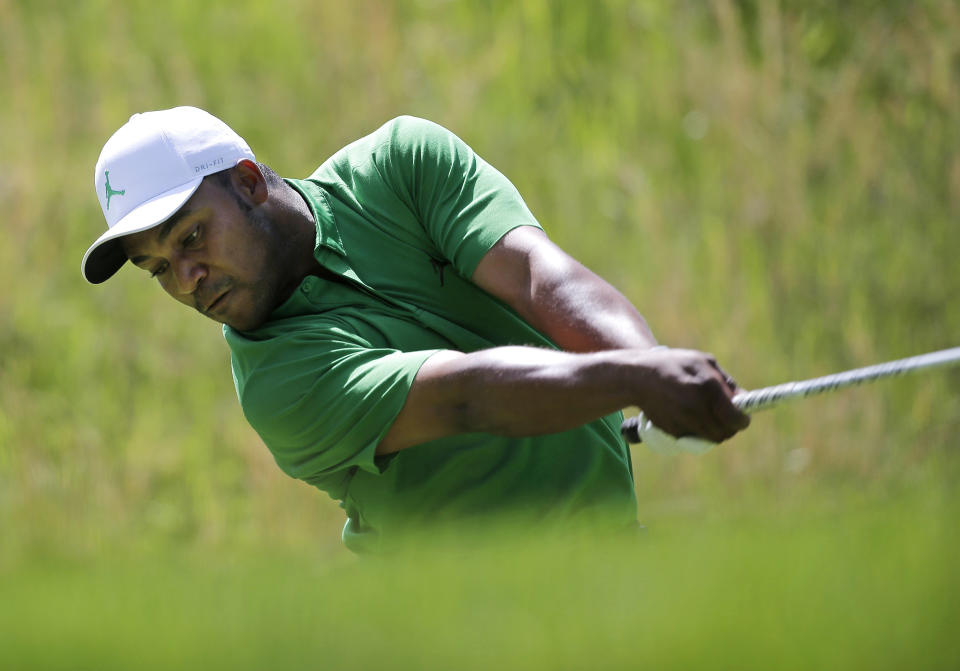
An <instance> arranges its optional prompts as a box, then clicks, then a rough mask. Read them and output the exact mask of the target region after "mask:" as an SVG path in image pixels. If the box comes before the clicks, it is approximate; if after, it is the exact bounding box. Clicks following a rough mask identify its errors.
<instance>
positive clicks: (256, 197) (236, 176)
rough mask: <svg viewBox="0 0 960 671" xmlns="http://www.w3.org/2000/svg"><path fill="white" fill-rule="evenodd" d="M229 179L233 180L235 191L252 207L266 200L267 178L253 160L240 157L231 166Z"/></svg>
mask: <svg viewBox="0 0 960 671" xmlns="http://www.w3.org/2000/svg"><path fill="white" fill-rule="evenodd" d="M230 179H232V180H233V187H234V188H235V189H236V191H237V193H239V194H240V196H241V197H242V198H243V199H244V200H246V201H247V202H249V203H250V205H252V206H253V207H256V206H258V205H262V204H263V203H265V202H266V200H267V180H266V178H265V177H264V176H263V173H262V172H261V171H260V166H258V165H257V164H256V163H255V162H253V161H251V160H250V159H248V158H245V159H242V160H241V161H240V162H239V163H237V164H236V165H235V166H234V167H233V170H232V171H231V173H230Z"/></svg>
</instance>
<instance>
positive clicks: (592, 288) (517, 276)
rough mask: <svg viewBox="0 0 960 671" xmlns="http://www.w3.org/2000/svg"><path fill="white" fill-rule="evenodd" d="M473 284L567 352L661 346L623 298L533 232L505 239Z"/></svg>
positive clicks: (521, 230) (489, 254)
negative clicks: (502, 303) (498, 300)
mask: <svg viewBox="0 0 960 671" xmlns="http://www.w3.org/2000/svg"><path fill="white" fill-rule="evenodd" d="M472 279H473V281H474V282H475V283H476V284H477V285H478V286H480V287H481V288H482V289H484V290H485V291H487V292H488V293H490V294H493V295H494V296H496V297H497V298H499V299H500V300H502V301H503V302H505V303H506V304H507V305H509V306H510V307H512V308H513V309H514V310H516V311H517V312H518V313H519V314H520V316H521V317H523V318H524V319H525V320H526V321H527V322H528V323H529V324H530V325H531V326H533V327H534V328H536V329H537V330H539V331H540V332H541V333H543V334H545V335H546V336H548V337H549V338H550V339H551V340H553V342H555V343H556V344H557V345H558V346H559V347H560V348H561V349H564V350H566V351H569V352H596V351H600V350H607V349H623V348H650V347H653V346H654V345H656V344H657V341H656V339H655V338H654V337H653V333H651V331H650V328H649V327H648V326H647V323H646V321H644V319H643V317H642V316H640V313H639V312H637V310H636V308H634V307H633V305H632V304H631V303H630V301H628V300H627V299H626V298H625V297H624V296H623V294H621V293H620V292H619V291H617V290H616V289H614V288H613V287H612V286H611V285H610V284H608V283H607V282H606V281H604V280H603V279H601V278H600V277H599V276H598V275H596V274H595V273H593V272H591V271H590V270H588V269H587V268H585V267H584V266H583V265H581V264H580V263H579V262H577V261H576V260H575V259H573V258H572V257H571V256H569V255H568V254H567V253H566V252H564V251H563V250H562V249H560V248H559V247H558V246H557V245H555V244H554V243H553V242H551V241H550V239H549V238H548V237H547V235H546V234H545V233H544V232H543V231H541V230H540V229H538V228H535V227H533V226H520V227H518V228H515V229H513V230H512V231H510V232H509V233H507V234H506V235H504V236H503V238H501V239H500V241H499V242H498V243H497V244H496V245H494V246H493V247H492V248H491V249H490V251H489V252H487V254H486V255H485V256H484V257H483V258H482V259H481V260H480V263H479V264H478V265H477V268H476V270H475V271H474V273H473V278H472Z"/></svg>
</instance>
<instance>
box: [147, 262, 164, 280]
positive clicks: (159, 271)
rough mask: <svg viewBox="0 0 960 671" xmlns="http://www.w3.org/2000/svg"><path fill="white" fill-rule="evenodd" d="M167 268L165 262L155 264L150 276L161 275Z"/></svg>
mask: <svg viewBox="0 0 960 671" xmlns="http://www.w3.org/2000/svg"><path fill="white" fill-rule="evenodd" d="M166 269H167V264H166V263H164V264H163V265H160V266H157V267H156V268H155V269H154V271H153V272H151V273H150V277H156V276H157V275H162V274H163V272H164V271H165V270H166Z"/></svg>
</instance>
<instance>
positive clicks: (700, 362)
mask: <svg viewBox="0 0 960 671" xmlns="http://www.w3.org/2000/svg"><path fill="white" fill-rule="evenodd" d="M642 356H643V357H644V359H647V358H649V361H645V362H644V363H645V364H646V365H644V366H643V369H644V371H645V375H646V376H647V379H645V380H643V385H642V397H641V398H640V399H639V402H638V405H639V406H640V408H641V409H642V410H643V412H644V414H645V415H646V416H647V417H648V418H649V419H650V421H652V422H653V423H654V424H655V425H656V426H657V427H658V428H660V429H661V430H663V431H665V432H666V433H669V434H670V435H672V436H675V437H677V438H682V437H684V436H696V437H699V438H705V439H707V440H709V441H712V442H714V443H719V442H722V441H724V440H727V439H728V438H730V437H732V436H733V435H734V434H735V433H737V432H738V431H741V430H743V429H745V428H747V426H749V424H750V416H749V415H747V414H746V413H744V412H742V411H741V410H740V409H739V408H737V407H736V406H735V405H733V403H732V402H731V399H732V398H733V396H734V394H736V392H737V391H738V387H737V383H736V382H735V381H734V380H733V378H732V377H730V376H729V375H727V373H726V372H724V370H723V369H722V368H720V366H719V365H718V364H717V361H716V359H714V358H713V356H711V355H709V354H705V353H703V352H698V351H695V350H687V349H669V348H663V349H661V348H657V349H653V350H650V351H648V352H645V353H644V354H642Z"/></svg>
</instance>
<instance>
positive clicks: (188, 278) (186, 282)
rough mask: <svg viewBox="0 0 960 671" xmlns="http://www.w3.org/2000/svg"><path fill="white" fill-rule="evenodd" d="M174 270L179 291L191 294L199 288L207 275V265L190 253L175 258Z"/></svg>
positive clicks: (183, 293)
mask: <svg viewBox="0 0 960 671" xmlns="http://www.w3.org/2000/svg"><path fill="white" fill-rule="evenodd" d="M173 272H174V276H175V277H176V280H177V287H176V288H177V293H179V294H182V295H189V294H192V293H194V292H195V291H196V290H197V287H198V286H199V285H200V282H201V281H202V280H203V278H205V277H206V276H207V267H206V266H205V265H204V264H202V263H200V262H199V261H197V260H196V259H192V258H190V256H189V255H183V256H181V257H180V258H178V259H176V260H175V262H174V264H173Z"/></svg>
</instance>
